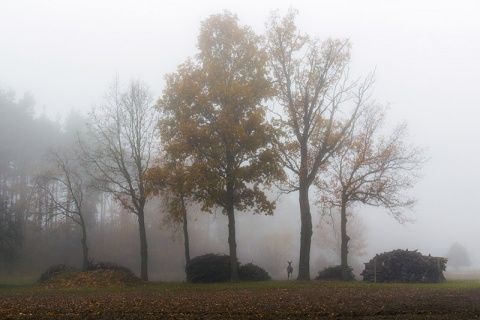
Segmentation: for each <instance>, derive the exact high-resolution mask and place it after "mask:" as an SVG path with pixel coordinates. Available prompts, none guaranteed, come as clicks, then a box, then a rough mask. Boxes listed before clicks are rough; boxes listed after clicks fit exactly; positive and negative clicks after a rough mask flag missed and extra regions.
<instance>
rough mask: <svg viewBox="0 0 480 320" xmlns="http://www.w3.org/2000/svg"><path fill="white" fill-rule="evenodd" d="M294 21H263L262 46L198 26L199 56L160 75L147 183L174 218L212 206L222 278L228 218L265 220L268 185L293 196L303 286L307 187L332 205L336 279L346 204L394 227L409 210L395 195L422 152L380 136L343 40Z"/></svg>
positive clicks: (222, 17) (229, 25) (210, 23)
mask: <svg viewBox="0 0 480 320" xmlns="http://www.w3.org/2000/svg"><path fill="white" fill-rule="evenodd" d="M295 16H296V12H295V11H293V10H292V11H290V12H289V13H288V14H287V16H285V17H280V16H278V15H277V14H275V13H274V14H273V15H272V16H271V17H270V19H269V21H268V22H267V32H266V35H265V37H263V38H260V37H258V36H257V35H255V34H254V33H253V31H252V30H251V29H250V28H249V27H245V26H240V25H239V24H238V19H237V17H236V16H235V15H232V14H230V13H228V12H226V13H224V14H219V15H214V16H211V17H210V18H209V19H207V20H206V21H205V22H203V24H202V27H201V31H200V36H199V41H198V49H199V53H198V54H197V55H196V56H195V58H194V59H188V60H187V61H186V62H185V63H184V64H182V65H180V66H179V67H178V70H177V72H176V73H172V74H170V75H167V77H166V80H167V84H166V88H165V90H164V93H163V97H162V98H161V99H160V100H159V101H158V103H157V105H156V108H157V109H158V110H159V111H160V114H161V121H160V126H159V127H160V130H161V138H162V147H163V151H164V152H165V153H164V154H163V155H162V157H161V160H160V163H159V164H158V165H157V167H155V168H153V169H151V170H150V171H149V173H148V175H147V180H149V181H150V182H151V185H152V189H153V190H156V191H158V190H160V189H162V190H165V189H167V190H168V192H170V194H171V195H173V197H174V199H175V200H173V202H172V214H175V215H177V216H178V217H179V219H180V220H183V221H186V219H185V214H186V209H185V206H184V200H185V198H186V197H189V198H192V199H193V200H194V201H198V202H200V203H202V205H203V210H206V211H208V210H210V209H211V208H212V207H213V206H218V207H221V208H222V209H223V212H224V214H226V215H227V216H228V221H229V223H228V229H229V240H228V242H229V248H230V258H231V259H232V263H231V268H232V270H231V274H232V280H237V279H238V275H237V270H236V263H233V262H234V261H236V259H237V254H236V242H235V211H236V210H237V211H246V210H250V211H253V212H254V213H259V212H263V213H265V214H273V211H274V208H275V203H274V201H271V200H268V198H267V196H266V194H265V192H264V188H266V187H267V188H268V187H269V186H271V185H272V183H275V184H277V186H280V190H282V191H283V192H287V193H290V192H296V191H298V193H299V207H300V219H301V239H300V261H299V274H298V279H299V280H309V279H310V251H311V238H312V232H313V231H312V227H313V226H312V213H311V208H310V205H311V201H310V199H309V196H310V188H311V187H312V186H316V187H317V190H318V192H319V196H320V199H321V203H322V205H324V207H325V208H329V209H334V208H337V207H338V208H340V210H339V211H340V214H341V231H342V255H341V257H342V259H341V260H342V270H344V273H345V279H346V278H347V273H346V272H347V271H348V270H349V267H348V261H347V253H348V241H349V237H348V235H347V229H346V224H347V216H348V214H349V212H347V209H348V208H351V207H352V206H353V204H355V203H357V202H361V203H364V204H368V205H374V206H384V207H386V208H387V209H388V210H389V212H390V213H391V214H392V215H393V216H394V217H395V218H396V219H397V220H399V221H402V219H404V218H403V215H402V212H403V211H402V210H403V209H405V208H410V207H411V206H412V205H413V203H414V200H413V199H411V198H409V197H408V196H407V195H406V194H404V193H403V192H404V191H405V190H407V189H409V188H411V187H412V186H413V183H414V181H415V179H416V177H417V173H418V170H419V168H420V165H421V164H422V163H423V162H424V153H423V151H422V150H421V149H419V148H417V147H410V146H407V145H405V138H406V136H405V134H406V131H405V129H406V126H405V125H401V126H399V127H398V128H396V129H395V130H394V131H393V133H392V134H391V136H389V137H386V138H384V137H383V136H382V132H381V130H382V125H383V123H384V108H382V107H380V106H379V105H377V104H376V103H375V102H374V101H373V100H372V99H371V98H370V89H371V86H372V85H373V81H374V76H373V74H371V75H368V76H367V77H366V78H365V79H363V80H354V81H352V80H351V79H350V78H349V73H348V71H349V69H348V65H349V58H350V43H349V42H348V41H347V40H333V39H328V40H326V41H320V40H318V39H314V38H311V37H309V36H308V35H305V34H302V33H301V32H299V31H298V30H297V28H296V26H295ZM268 106H270V108H268ZM284 168H286V169H288V172H287V173H285V172H284V171H283V169H284ZM260 186H262V187H260ZM184 228H185V230H186V226H184ZM185 238H186V239H188V237H187V236H186V237H185ZM186 254H187V255H188V249H187V248H186ZM187 260H188V256H187Z"/></svg>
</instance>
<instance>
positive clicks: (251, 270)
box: [238, 263, 271, 281]
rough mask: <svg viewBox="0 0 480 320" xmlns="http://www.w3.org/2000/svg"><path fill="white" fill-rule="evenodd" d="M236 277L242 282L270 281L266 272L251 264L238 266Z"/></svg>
mask: <svg viewBox="0 0 480 320" xmlns="http://www.w3.org/2000/svg"><path fill="white" fill-rule="evenodd" d="M238 276H239V278H240V280H243V281H267V280H270V279H271V278H270V276H269V275H268V272H267V271H265V270H264V269H262V268H260V267H259V266H257V265H254V264H253V263H247V264H246V265H243V266H240V267H239V268H238Z"/></svg>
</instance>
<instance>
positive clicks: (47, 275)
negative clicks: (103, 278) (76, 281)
mask: <svg viewBox="0 0 480 320" xmlns="http://www.w3.org/2000/svg"><path fill="white" fill-rule="evenodd" d="M77 271H78V270H77V269H76V268H74V267H69V266H67V265H64V264H58V265H55V266H51V267H50V268H48V269H47V270H46V271H45V272H44V273H42V274H41V275H40V278H39V279H38V281H37V283H39V284H42V283H45V282H46V281H47V280H49V279H51V278H53V277H55V276H57V275H59V274H64V273H72V272H77Z"/></svg>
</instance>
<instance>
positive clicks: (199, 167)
mask: <svg viewBox="0 0 480 320" xmlns="http://www.w3.org/2000/svg"><path fill="white" fill-rule="evenodd" d="M198 49H199V52H198V54H197V55H196V56H195V58H194V59H189V60H187V61H186V62H185V63H184V64H182V65H180V66H179V68H178V70H177V72H176V73H173V74H170V75H167V77H166V88H165V90H164V92H163V97H162V99H160V100H159V101H158V109H159V110H160V111H161V113H162V120H161V121H160V130H161V136H162V140H163V144H164V148H165V151H166V152H167V153H168V154H169V156H170V157H171V158H172V159H183V160H184V161H185V163H186V164H188V168H186V171H187V172H188V179H189V180H191V181H193V182H194V187H193V188H192V192H193V195H194V198H195V199H196V200H197V201H199V202H200V203H202V207H203V208H202V209H203V210H204V211H210V210H212V209H213V208H215V207H220V208H222V211H223V213H224V214H225V215H227V216H228V244H229V251H230V259H231V263H230V266H231V279H232V280H233V281H235V280H238V270H237V244H236V229H235V212H236V211H253V212H254V213H265V214H273V211H274V209H275V203H274V201H271V200H269V199H268V197H267V195H266V194H265V192H264V191H263V187H264V186H268V185H269V184H270V183H272V182H273V181H274V180H275V179H278V178H281V177H282V174H283V168H282V167H281V165H280V162H279V161H278V157H277V154H276V152H275V151H274V148H272V144H273V143H274V139H275V134H274V131H273V127H272V126H271V125H270V124H269V123H268V122H267V120H266V108H265V107H264V105H262V103H264V102H265V101H266V100H267V99H268V98H270V97H271V96H272V94H273V93H274V91H273V90H272V85H271V82H270V81H269V79H268V77H267V71H266V64H267V55H266V53H265V52H264V51H262V49H261V47H260V38H259V37H258V36H257V35H255V33H254V32H253V31H252V30H251V29H250V28H249V27H246V26H241V25H239V23H238V18H237V16H235V15H233V14H231V13H229V12H224V13H223V14H216V15H212V16H210V17H209V18H208V19H207V20H205V21H204V22H202V25H201V30H200V35H199V37H198Z"/></svg>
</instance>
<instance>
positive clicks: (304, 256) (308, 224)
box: [297, 178, 313, 280]
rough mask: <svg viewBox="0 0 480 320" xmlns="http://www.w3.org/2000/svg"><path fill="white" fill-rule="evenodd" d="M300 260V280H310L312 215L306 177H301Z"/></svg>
mask: <svg viewBox="0 0 480 320" xmlns="http://www.w3.org/2000/svg"><path fill="white" fill-rule="evenodd" d="M300 179H301V180H300V190H299V202H300V220H301V224H302V225H301V231H300V262H299V264H298V278H297V279H298V280H310V248H311V243H312V233H313V232H312V215H311V213H310V202H309V198H308V189H309V185H308V183H307V181H305V180H306V179H302V178H300Z"/></svg>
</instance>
